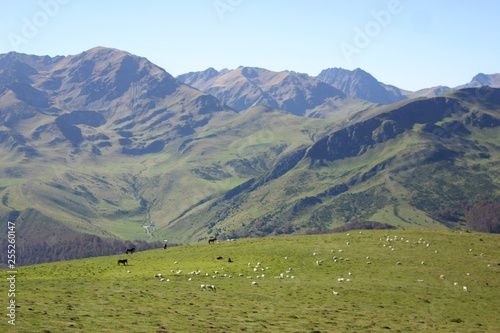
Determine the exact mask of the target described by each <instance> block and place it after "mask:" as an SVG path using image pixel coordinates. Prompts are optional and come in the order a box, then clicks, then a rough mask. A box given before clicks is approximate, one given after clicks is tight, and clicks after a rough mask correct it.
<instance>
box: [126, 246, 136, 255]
mask: <svg viewBox="0 0 500 333" xmlns="http://www.w3.org/2000/svg"><path fill="white" fill-rule="evenodd" d="M134 252H135V247H131V248H130V249H127V251H125V253H126V254H129V253H130V254H132V253H134Z"/></svg>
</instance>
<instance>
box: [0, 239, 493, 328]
mask: <svg viewBox="0 0 500 333" xmlns="http://www.w3.org/2000/svg"><path fill="white" fill-rule="evenodd" d="M499 240H500V239H499V236H498V235H492V234H480V233H465V232H463V233H462V232H453V231H450V230H443V229H406V230H403V229H399V230H372V231H368V230H367V231H361V232H360V231H351V232H350V233H340V234H327V235H313V236H287V237H270V238H259V239H238V240H235V241H221V242H220V243H216V244H205V243H204V244H197V245H190V246H179V247H171V248H168V249H166V250H164V249H157V250H150V251H143V252H141V251H140V249H138V252H136V253H135V254H131V255H126V254H123V255H116V256H110V257H98V258H90V259H82V260H73V261H62V262H56V263H50V264H40V265H33V266H24V267H19V268H18V273H17V276H16V298H15V300H16V305H17V308H16V322H15V323H16V325H15V326H12V325H9V324H8V323H7V320H8V317H6V316H5V315H4V316H3V318H4V319H3V320H2V321H1V322H0V331H1V332H29V333H34V332H45V333H47V332H100V333H104V332H137V333H139V332H424V331H435V332H468V333H469V332H498V331H500V317H499V316H498V308H499V307H500V274H499V273H500V241H499ZM219 256H221V257H223V259H220V260H217V259H216V258H217V257H219ZM334 257H336V260H334ZM125 258H126V259H128V261H129V265H128V266H121V265H120V266H119V265H117V260H118V259H125ZM228 258H231V259H232V261H233V262H228ZM321 261H322V263H321ZM258 263H260V265H258ZM3 273H4V274H3V275H4V276H5V275H7V272H6V271H4V272H3ZM159 273H160V274H162V275H163V278H164V281H161V280H160V279H159V278H156V277H155V274H159ZM281 274H282V275H281ZM280 275H281V276H282V277H283V278H280ZM441 275H443V277H441ZM339 278H343V279H344V282H339ZM4 281H5V279H4ZM253 282H255V283H257V285H254V284H253ZM201 284H205V285H208V284H210V285H212V284H213V285H214V286H215V287H216V290H215V291H212V290H201V288H200V286H201ZM2 285H4V288H6V289H7V287H8V286H7V285H6V283H5V282H4V283H3V284H2ZM464 286H466V287H467V291H464V288H463V287H464ZM2 295H3V296H2V302H3V303H4V305H3V309H4V312H5V311H6V310H5V309H6V308H5V307H6V306H7V305H8V299H7V292H6V291H5V292H2Z"/></svg>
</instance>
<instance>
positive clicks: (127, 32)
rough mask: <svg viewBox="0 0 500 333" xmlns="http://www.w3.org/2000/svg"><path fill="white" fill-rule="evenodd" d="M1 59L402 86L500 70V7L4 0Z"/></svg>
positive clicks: (302, 0) (282, 0)
mask: <svg viewBox="0 0 500 333" xmlns="http://www.w3.org/2000/svg"><path fill="white" fill-rule="evenodd" d="M0 4H1V6H2V14H1V19H0V53H7V52H10V51H17V52H22V53H28V54H37V55H50V56H55V55H70V54H77V53H80V52H82V51H85V50H88V49H90V48H92V47H95V46H106V47H113V48H118V49H121V50H125V51H128V52H131V53H133V54H136V55H139V56H143V57H146V58H148V59H149V60H150V61H152V62H154V63H155V64H157V65H159V66H160V67H162V68H164V69H165V70H166V71H167V72H169V73H170V74H172V75H174V76H176V75H179V74H182V73H186V72H190V71H198V70H204V69H206V68H208V67H214V68H215V69H222V68H230V69H232V68H236V67H238V66H240V65H243V66H255V67H263V68H267V69H270V70H274V71H281V70H293V71H297V72H302V73H307V74H309V75H313V76H315V75H317V74H319V72H320V71H321V70H322V69H325V68H329V67H342V68H345V69H355V68H362V69H364V70H365V71H367V72H369V73H370V74H372V75H373V76H375V77H376V78H377V79H378V80H379V81H381V82H384V83H387V84H392V85H395V86H397V87H399V88H402V89H408V90H418V89H421V88H426V87H430V86H436V85H447V86H451V87H454V86H457V85H460V84H464V83H467V82H469V81H470V80H471V78H472V77H473V76H474V75H476V74H477V73H485V74H492V73H498V72H500V63H499V60H500V43H499V42H498V40H499V35H500V20H499V19H498V17H499V15H500V1H496V0H484V1H472V0H470V1H465V0H456V1H451V0H449V1H444V0H443V1H435V0H434V1H430V0H421V1H417V0H372V1H347V0H345V1H338V0H316V1H314V0H313V1H311V0H309V1H306V0H275V1H273V0H163V1H160V0H158V1H156V0H151V1H147V0H146V1H135V0H129V1H127V0H102V1H97V0H87V1H79V0H36V1H35V0H34V1H29V0H27V1H10V0H0Z"/></svg>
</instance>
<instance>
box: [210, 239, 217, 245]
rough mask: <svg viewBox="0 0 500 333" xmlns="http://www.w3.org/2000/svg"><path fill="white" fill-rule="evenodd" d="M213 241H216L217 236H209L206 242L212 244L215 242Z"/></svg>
mask: <svg viewBox="0 0 500 333" xmlns="http://www.w3.org/2000/svg"><path fill="white" fill-rule="evenodd" d="M215 241H217V238H215V237H210V238H209V239H208V244H213V243H215Z"/></svg>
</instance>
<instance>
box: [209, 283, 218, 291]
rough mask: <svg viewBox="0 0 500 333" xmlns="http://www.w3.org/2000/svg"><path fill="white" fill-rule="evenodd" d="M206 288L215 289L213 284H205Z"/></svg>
mask: <svg viewBox="0 0 500 333" xmlns="http://www.w3.org/2000/svg"><path fill="white" fill-rule="evenodd" d="M207 289H210V290H213V291H215V290H217V289H216V288H215V286H214V285H213V284H207Z"/></svg>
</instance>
